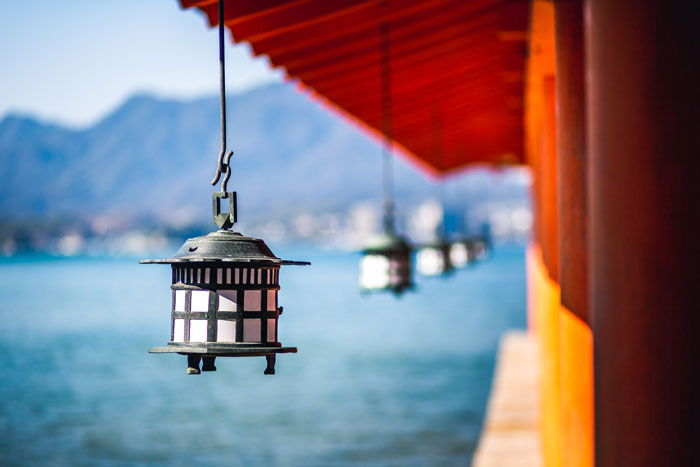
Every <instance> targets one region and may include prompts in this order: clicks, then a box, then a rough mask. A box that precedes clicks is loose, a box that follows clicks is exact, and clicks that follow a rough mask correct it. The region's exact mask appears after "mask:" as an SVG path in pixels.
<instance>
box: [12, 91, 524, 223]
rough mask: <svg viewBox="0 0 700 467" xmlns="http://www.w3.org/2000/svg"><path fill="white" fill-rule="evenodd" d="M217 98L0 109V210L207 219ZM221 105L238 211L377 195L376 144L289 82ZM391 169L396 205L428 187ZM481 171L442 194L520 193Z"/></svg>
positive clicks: (263, 212) (308, 208)
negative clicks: (66, 123)
mask: <svg viewBox="0 0 700 467" xmlns="http://www.w3.org/2000/svg"><path fill="white" fill-rule="evenodd" d="M218 105H219V104H218V99H217V98H215V97H211V98H201V99H194V100H188V101H176V100H168V99H160V98H156V97H152V96H148V95H137V96H134V97H132V98H130V99H129V100H127V101H126V102H124V104H123V105H122V106H120V107H119V108H118V109H116V110H115V111H114V112H113V113H111V114H110V115H108V116H107V117H105V118H104V119H103V120H101V121H100V122H98V123H96V124H95V125H93V126H91V127H89V128H85V129H82V130H74V129H67V128H62V127H60V126H58V125H54V124H46V123H41V122H38V121H36V120H33V119H31V118H28V117H19V116H8V117H6V118H4V119H3V120H2V121H1V122H0V180H2V184H1V185H0V216H2V217H4V218H9V219H16V218H28V217H35V216H44V217H61V216H72V217H77V218H84V219H91V218H95V217H101V216H102V217H104V216H108V217H110V218H113V219H114V220H115V222H123V223H137V222H143V220H144V219H155V220H158V221H159V222H166V223H172V224H174V225H184V224H188V223H204V222H207V221H208V219H209V216H210V211H209V210H210V193H211V191H212V188H211V186H210V185H209V180H210V179H211V177H212V176H213V173H214V170H215V161H216V156H217V155H218V150H219V126H218V124H219V107H218ZM228 106H229V112H230V113H229V146H230V149H233V150H234V151H235V155H234V158H233V159H232V170H233V175H232V178H231V182H230V184H229V187H230V188H233V189H235V190H236V191H238V193H239V207H240V210H241V217H242V218H243V219H248V220H252V221H254V222H259V221H264V220H266V219H272V218H289V217H291V216H294V215H298V214H300V213H303V212H306V213H312V214H318V213H323V212H339V211H345V210H347V209H348V208H349V206H350V205H351V204H352V203H354V202H357V201H358V200H365V199H378V197H379V195H380V193H381V186H380V168H381V167H380V163H381V159H380V149H379V147H378V145H377V144H376V143H374V142H373V141H370V140H369V139H368V138H366V137H365V136H364V135H362V134H361V133H360V132H359V131H358V130H357V129H355V128H354V127H352V126H351V125H349V124H347V123H346V122H344V121H343V120H342V119H340V118H339V117H337V116H335V115H332V114H330V113H328V112H327V111H326V110H325V109H323V108H321V107H320V106H318V105H317V104H316V103H313V102H311V100H310V99H309V98H308V97H307V96H305V95H303V94H301V93H299V92H298V91H296V90H295V89H294V88H293V87H292V86H290V85H281V84H278V85H271V86H267V87H263V88H258V89H255V90H252V91H249V92H246V93H244V94H239V95H234V96H232V97H231V98H230V99H229V102H228ZM396 168H397V173H396V181H397V182H396V185H397V198H398V199H399V201H400V202H401V205H400V209H405V210H410V209H411V208H412V204H414V203H416V202H418V200H421V199H424V198H426V197H428V196H431V195H432V196H435V195H437V193H438V192H437V190H436V189H435V187H433V186H431V184H430V183H429V182H427V181H426V180H425V179H424V178H423V176H422V175H420V174H418V173H417V172H416V171H415V170H414V169H412V168H410V167H409V166H408V165H407V164H406V163H404V162H401V161H399V162H398V163H397V164H396ZM490 178H491V177H490V176H489V175H487V174H485V172H483V171H481V172H476V173H474V174H473V175H471V176H470V177H467V178H463V180H461V181H457V182H455V183H452V184H451V188H450V195H451V196H450V198H451V199H453V200H457V199H459V200H460V201H459V203H460V204H461V203H463V202H465V200H467V199H471V200H472V201H473V200H474V199H478V198H480V197H481V198H483V197H484V196H491V197H492V198H495V199H502V198H522V197H523V196H524V189H523V186H522V183H520V182H518V181H517V180H515V182H514V177H510V176H507V175H506V176H504V177H501V178H502V179H503V180H502V182H501V183H499V186H497V187H496V188H495V189H492V190H491V193H490V194H489V195H484V189H483V188H484V187H485V186H486V185H487V184H489V183H490V181H489V180H490ZM516 178H517V177H516ZM465 206H466V205H465ZM460 209H463V208H460Z"/></svg>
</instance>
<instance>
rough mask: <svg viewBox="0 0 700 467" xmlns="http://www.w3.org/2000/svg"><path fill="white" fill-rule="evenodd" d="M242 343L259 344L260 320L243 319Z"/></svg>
mask: <svg viewBox="0 0 700 467" xmlns="http://www.w3.org/2000/svg"><path fill="white" fill-rule="evenodd" d="M243 341H244V342H260V320H259V319H244V320H243Z"/></svg>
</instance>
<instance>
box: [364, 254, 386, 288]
mask: <svg viewBox="0 0 700 467" xmlns="http://www.w3.org/2000/svg"><path fill="white" fill-rule="evenodd" d="M389 266H390V265H389V259H388V258H387V257H386V256H383V255H366V256H364V257H363V258H362V261H361V262H360V286H361V287H363V288H365V289H381V288H384V287H386V286H388V285H389V279H390V267H389Z"/></svg>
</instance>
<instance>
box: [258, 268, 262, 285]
mask: <svg viewBox="0 0 700 467" xmlns="http://www.w3.org/2000/svg"><path fill="white" fill-rule="evenodd" d="M258 284H262V269H258Z"/></svg>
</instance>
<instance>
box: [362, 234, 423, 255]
mask: <svg viewBox="0 0 700 467" xmlns="http://www.w3.org/2000/svg"><path fill="white" fill-rule="evenodd" d="M402 251H408V252H410V251H411V244H410V243H408V241H407V240H406V239H404V238H403V237H399V236H398V235H395V234H391V233H380V234H375V235H373V236H371V237H370V238H369V240H368V241H367V242H366V243H365V247H364V248H363V249H362V252H363V253H382V252H384V253H392V252H402Z"/></svg>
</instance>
